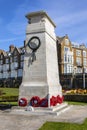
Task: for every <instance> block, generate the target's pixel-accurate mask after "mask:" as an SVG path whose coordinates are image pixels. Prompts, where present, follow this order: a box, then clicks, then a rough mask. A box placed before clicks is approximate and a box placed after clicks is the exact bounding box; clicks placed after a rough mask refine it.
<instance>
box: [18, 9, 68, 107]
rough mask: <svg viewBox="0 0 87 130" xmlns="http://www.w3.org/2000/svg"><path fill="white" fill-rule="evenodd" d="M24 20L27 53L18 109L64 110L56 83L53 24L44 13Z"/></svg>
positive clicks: (58, 84) (29, 16)
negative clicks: (25, 107) (25, 21)
mask: <svg viewBox="0 0 87 130" xmlns="http://www.w3.org/2000/svg"><path fill="white" fill-rule="evenodd" d="M26 18H27V19H28V24H27V27H26V42H25V48H26V52H25V57H24V68H23V79H22V83H21V85H20V88H19V106H26V105H27V106H32V107H35V108H37V109H38V108H39V107H43V108H44V109H45V108H46V107H48V108H50V107H52V109H53V108H54V107H55V106H58V107H59V106H60V105H61V106H62V107H65V106H66V104H64V103H63V96H62V87H61V85H60V80H59V70H58V58H57V48H56V34H55V27H56V25H55V24H54V22H53V21H52V20H51V18H50V17H49V16H48V15H47V13H46V12H44V11H38V12H32V13H29V14H27V15H26ZM56 109H57V107H56Z"/></svg>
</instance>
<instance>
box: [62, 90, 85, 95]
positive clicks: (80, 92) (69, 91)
mask: <svg viewBox="0 0 87 130" xmlns="http://www.w3.org/2000/svg"><path fill="white" fill-rule="evenodd" d="M63 94H69V95H70V94H76V95H77V94H82V95H84V94H87V89H71V90H63Z"/></svg>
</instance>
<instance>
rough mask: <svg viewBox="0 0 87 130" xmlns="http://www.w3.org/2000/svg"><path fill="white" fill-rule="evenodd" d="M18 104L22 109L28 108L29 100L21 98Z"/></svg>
mask: <svg viewBox="0 0 87 130" xmlns="http://www.w3.org/2000/svg"><path fill="white" fill-rule="evenodd" d="M18 104H19V106H21V107H25V106H27V99H26V98H20V99H19V102H18Z"/></svg>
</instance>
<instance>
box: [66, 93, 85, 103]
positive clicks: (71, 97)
mask: <svg viewBox="0 0 87 130" xmlns="http://www.w3.org/2000/svg"><path fill="white" fill-rule="evenodd" d="M64 100H65V101H74V102H86V103H87V95H86V94H85V95H81V94H70V95H69V94H68V95H64Z"/></svg>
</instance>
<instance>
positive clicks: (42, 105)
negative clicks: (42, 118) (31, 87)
mask: <svg viewBox="0 0 87 130" xmlns="http://www.w3.org/2000/svg"><path fill="white" fill-rule="evenodd" d="M40 107H48V99H47V98H42V99H41V101H40Z"/></svg>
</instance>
